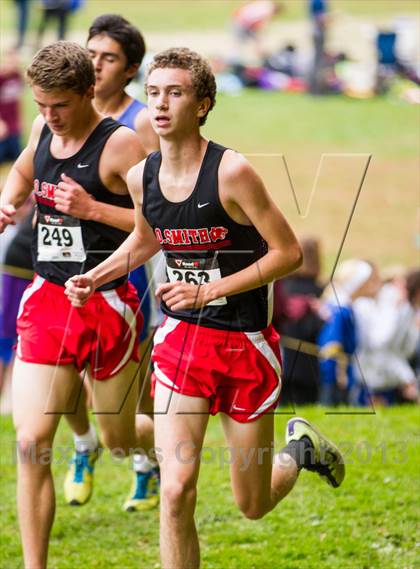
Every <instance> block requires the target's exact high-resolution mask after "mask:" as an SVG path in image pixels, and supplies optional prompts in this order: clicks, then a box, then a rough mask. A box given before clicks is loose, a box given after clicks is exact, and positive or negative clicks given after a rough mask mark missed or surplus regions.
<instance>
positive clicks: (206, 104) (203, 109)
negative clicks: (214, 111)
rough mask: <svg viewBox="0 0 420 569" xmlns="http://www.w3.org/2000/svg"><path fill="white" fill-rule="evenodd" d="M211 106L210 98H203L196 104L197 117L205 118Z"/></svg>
mask: <svg viewBox="0 0 420 569" xmlns="http://www.w3.org/2000/svg"><path fill="white" fill-rule="evenodd" d="M210 105H211V101H210V97H204V99H202V100H201V101H200V102H199V103H198V112H197V116H198V117H199V118H202V117H205V116H206V114H207V113H208V111H209V108H210Z"/></svg>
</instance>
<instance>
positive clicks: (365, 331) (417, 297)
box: [353, 271, 420, 405]
mask: <svg viewBox="0 0 420 569" xmlns="http://www.w3.org/2000/svg"><path fill="white" fill-rule="evenodd" d="M419 307H420V271H415V272H413V273H411V274H410V275H409V276H408V278H405V277H403V278H401V277H395V278H394V279H393V280H391V281H390V282H388V283H386V284H384V285H383V287H382V288H381V290H380V291H379V293H378V295H377V297H376V298H375V299H374V298H358V299H357V300H356V301H355V302H354V305H353V308H354V313H355V317H356V323H357V326H358V329H359V337H360V342H359V346H358V350H357V357H358V360H359V365H360V368H359V370H358V373H356V375H357V378H358V387H359V389H358V390H357V397H358V402H359V403H361V404H366V403H368V402H369V395H370V396H371V398H372V401H373V403H374V404H376V405H391V404H394V403H398V402H401V401H415V400H417V398H418V386H417V378H416V374H415V370H414V369H413V368H412V367H411V366H410V364H409V359H410V358H411V357H412V356H413V354H414V353H415V350H416V345H417V342H418V339H419V332H418V327H417V323H416V311H418V309H419ZM366 390H368V393H366Z"/></svg>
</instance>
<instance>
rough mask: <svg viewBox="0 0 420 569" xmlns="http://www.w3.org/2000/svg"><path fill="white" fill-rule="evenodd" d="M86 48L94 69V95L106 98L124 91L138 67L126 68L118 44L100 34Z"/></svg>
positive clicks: (123, 55)
mask: <svg viewBox="0 0 420 569" xmlns="http://www.w3.org/2000/svg"><path fill="white" fill-rule="evenodd" d="M87 48H88V50H89V53H90V57H91V58H92V62H93V66H94V68H95V76H96V84H95V95H99V96H100V97H106V96H111V95H113V94H114V93H116V92H119V91H124V87H125V85H126V84H127V81H128V79H131V78H132V77H134V75H135V74H136V72H137V69H138V65H130V67H128V68H127V58H126V56H125V54H124V52H123V49H122V47H121V46H120V44H119V43H118V42H116V41H115V40H113V39H112V38H110V37H109V36H107V35H105V34H100V35H98V36H94V37H93V38H91V39H90V40H89V41H88V44H87Z"/></svg>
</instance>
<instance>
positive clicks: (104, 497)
mask: <svg viewBox="0 0 420 569" xmlns="http://www.w3.org/2000/svg"><path fill="white" fill-rule="evenodd" d="M297 412H298V414H299V415H304V416H305V417H307V418H308V419H310V420H314V421H316V423H317V424H318V426H319V427H320V428H321V429H324V430H325V431H326V432H328V434H329V436H330V437H331V438H333V439H334V440H335V441H337V442H340V443H341V447H342V450H343V451H345V452H346V460H347V463H348V464H347V478H346V481H345V483H344V485H343V486H342V488H341V489H338V490H333V489H331V488H330V487H328V486H327V485H325V484H324V483H323V482H322V481H321V480H320V479H319V478H318V477H317V476H315V475H313V474H310V473H306V472H304V473H303V474H302V475H301V479H300V480H299V482H298V484H297V486H296V488H295V489H294V490H293V493H292V494H291V495H289V497H288V498H286V500H285V501H284V502H283V503H282V504H281V505H280V506H279V507H278V508H277V509H276V510H275V511H273V512H271V513H270V514H269V515H268V516H267V517H266V518H264V519H263V520H260V521H258V522H251V521H247V520H245V519H244V518H243V517H242V516H241V515H240V514H239V512H238V511H237V509H236V508H235V506H234V504H233V500H232V496H231V492H230V484H229V473H228V467H227V466H226V465H225V466H224V467H223V466H222V465H221V457H222V456H223V448H224V441H223V436H222V431H221V427H220V423H219V421H218V420H217V419H212V420H211V421H210V426H209V430H208V434H207V437H206V440H205V447H206V450H205V452H204V453H203V462H205V463H206V464H204V465H203V467H202V470H201V474H200V480H199V500H198V506H197V522H198V529H199V534H200V541H201V547H202V557H203V568H206V569H210V568H211V569H251V568H252V569H266V568H268V567H272V568H276V569H337V568H340V569H341V568H342V569H394V568H395V569H415V568H416V567H418V566H419V564H420V550H419V546H420V544H419V540H418V533H417V534H416V531H418V522H419V507H420V503H419V491H420V483H419V470H418V465H419V410H418V408H415V407H404V408H403V407H396V408H392V409H386V410H380V411H378V412H377V414H372V415H326V414H325V410H322V409H319V408H305V409H298V410H297ZM285 413H286V414H282V415H280V416H278V417H276V424H277V427H278V428H277V440H278V441H279V443H278V445H277V446H276V448H278V447H281V446H282V441H283V431H284V426H285V423H286V421H287V419H288V418H289V417H290V414H291V413H293V411H292V410H286V411H285ZM289 413H290V414H289ZM1 421H2V429H1V433H2V434H1V439H0V441H1V450H2V452H1V463H2V465H1V469H2V484H1V489H0V511H1V520H2V531H1V536H0V567H1V568H2V569H17V568H20V567H21V566H22V565H21V553H20V544H19V537H18V533H17V520H16V513H15V495H14V493H15V477H16V474H15V466H14V464H13V463H12V454H13V441H14V433H13V428H12V423H11V420H10V419H9V418H2V419H1ZM70 440H71V438H70V434H69V431H68V429H67V428H66V427H64V426H62V427H61V428H60V430H59V433H58V435H57V441H56V445H57V448H58V451H57V453H56V457H55V460H56V462H57V463H61V464H55V465H54V473H55V480H56V488H57V505H58V507H57V513H56V520H55V524H54V529H53V533H52V540H51V547H50V563H49V567H50V568H51V569H75V568H76V567H86V568H89V569H91V568H96V567H97V568H101V569H102V568H107V569H108V568H116V569H150V568H154V567H156V568H157V567H159V566H160V565H159V562H158V548H157V541H158V514H157V512H152V513H145V514H127V513H125V512H123V511H121V504H122V501H123V499H124V497H125V494H126V492H127V491H128V488H129V486H130V473H129V467H128V462H127V461H125V462H124V463H119V464H118V463H117V462H116V461H115V460H112V459H111V458H110V456H109V454H108V453H105V454H104V455H103V457H102V458H101V461H100V463H99V465H98V467H97V475H96V487H95V493H94V496H93V498H92V501H91V502H90V503H89V504H88V505H86V506H85V507H82V508H71V507H67V506H66V505H65V504H64V503H63V493H62V483H63V477H64V474H65V470H66V468H65V463H64V460H63V456H68V453H69V452H70V451H69V450H68V449H69V442H70Z"/></svg>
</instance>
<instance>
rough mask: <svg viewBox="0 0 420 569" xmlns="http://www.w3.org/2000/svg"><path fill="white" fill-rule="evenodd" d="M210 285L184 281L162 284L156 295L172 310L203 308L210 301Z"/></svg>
mask: <svg viewBox="0 0 420 569" xmlns="http://www.w3.org/2000/svg"><path fill="white" fill-rule="evenodd" d="M207 292H208V285H194V284H189V283H183V282H176V283H164V284H160V285H159V286H158V287H157V289H156V296H157V298H158V299H159V300H163V302H164V303H165V304H166V306H167V307H168V308H170V309H171V310H175V311H176V310H186V309H188V308H194V309H196V308H201V307H202V306H205V305H206V304H207V303H208V302H209V300H210V299H209V298H208V295H207Z"/></svg>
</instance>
